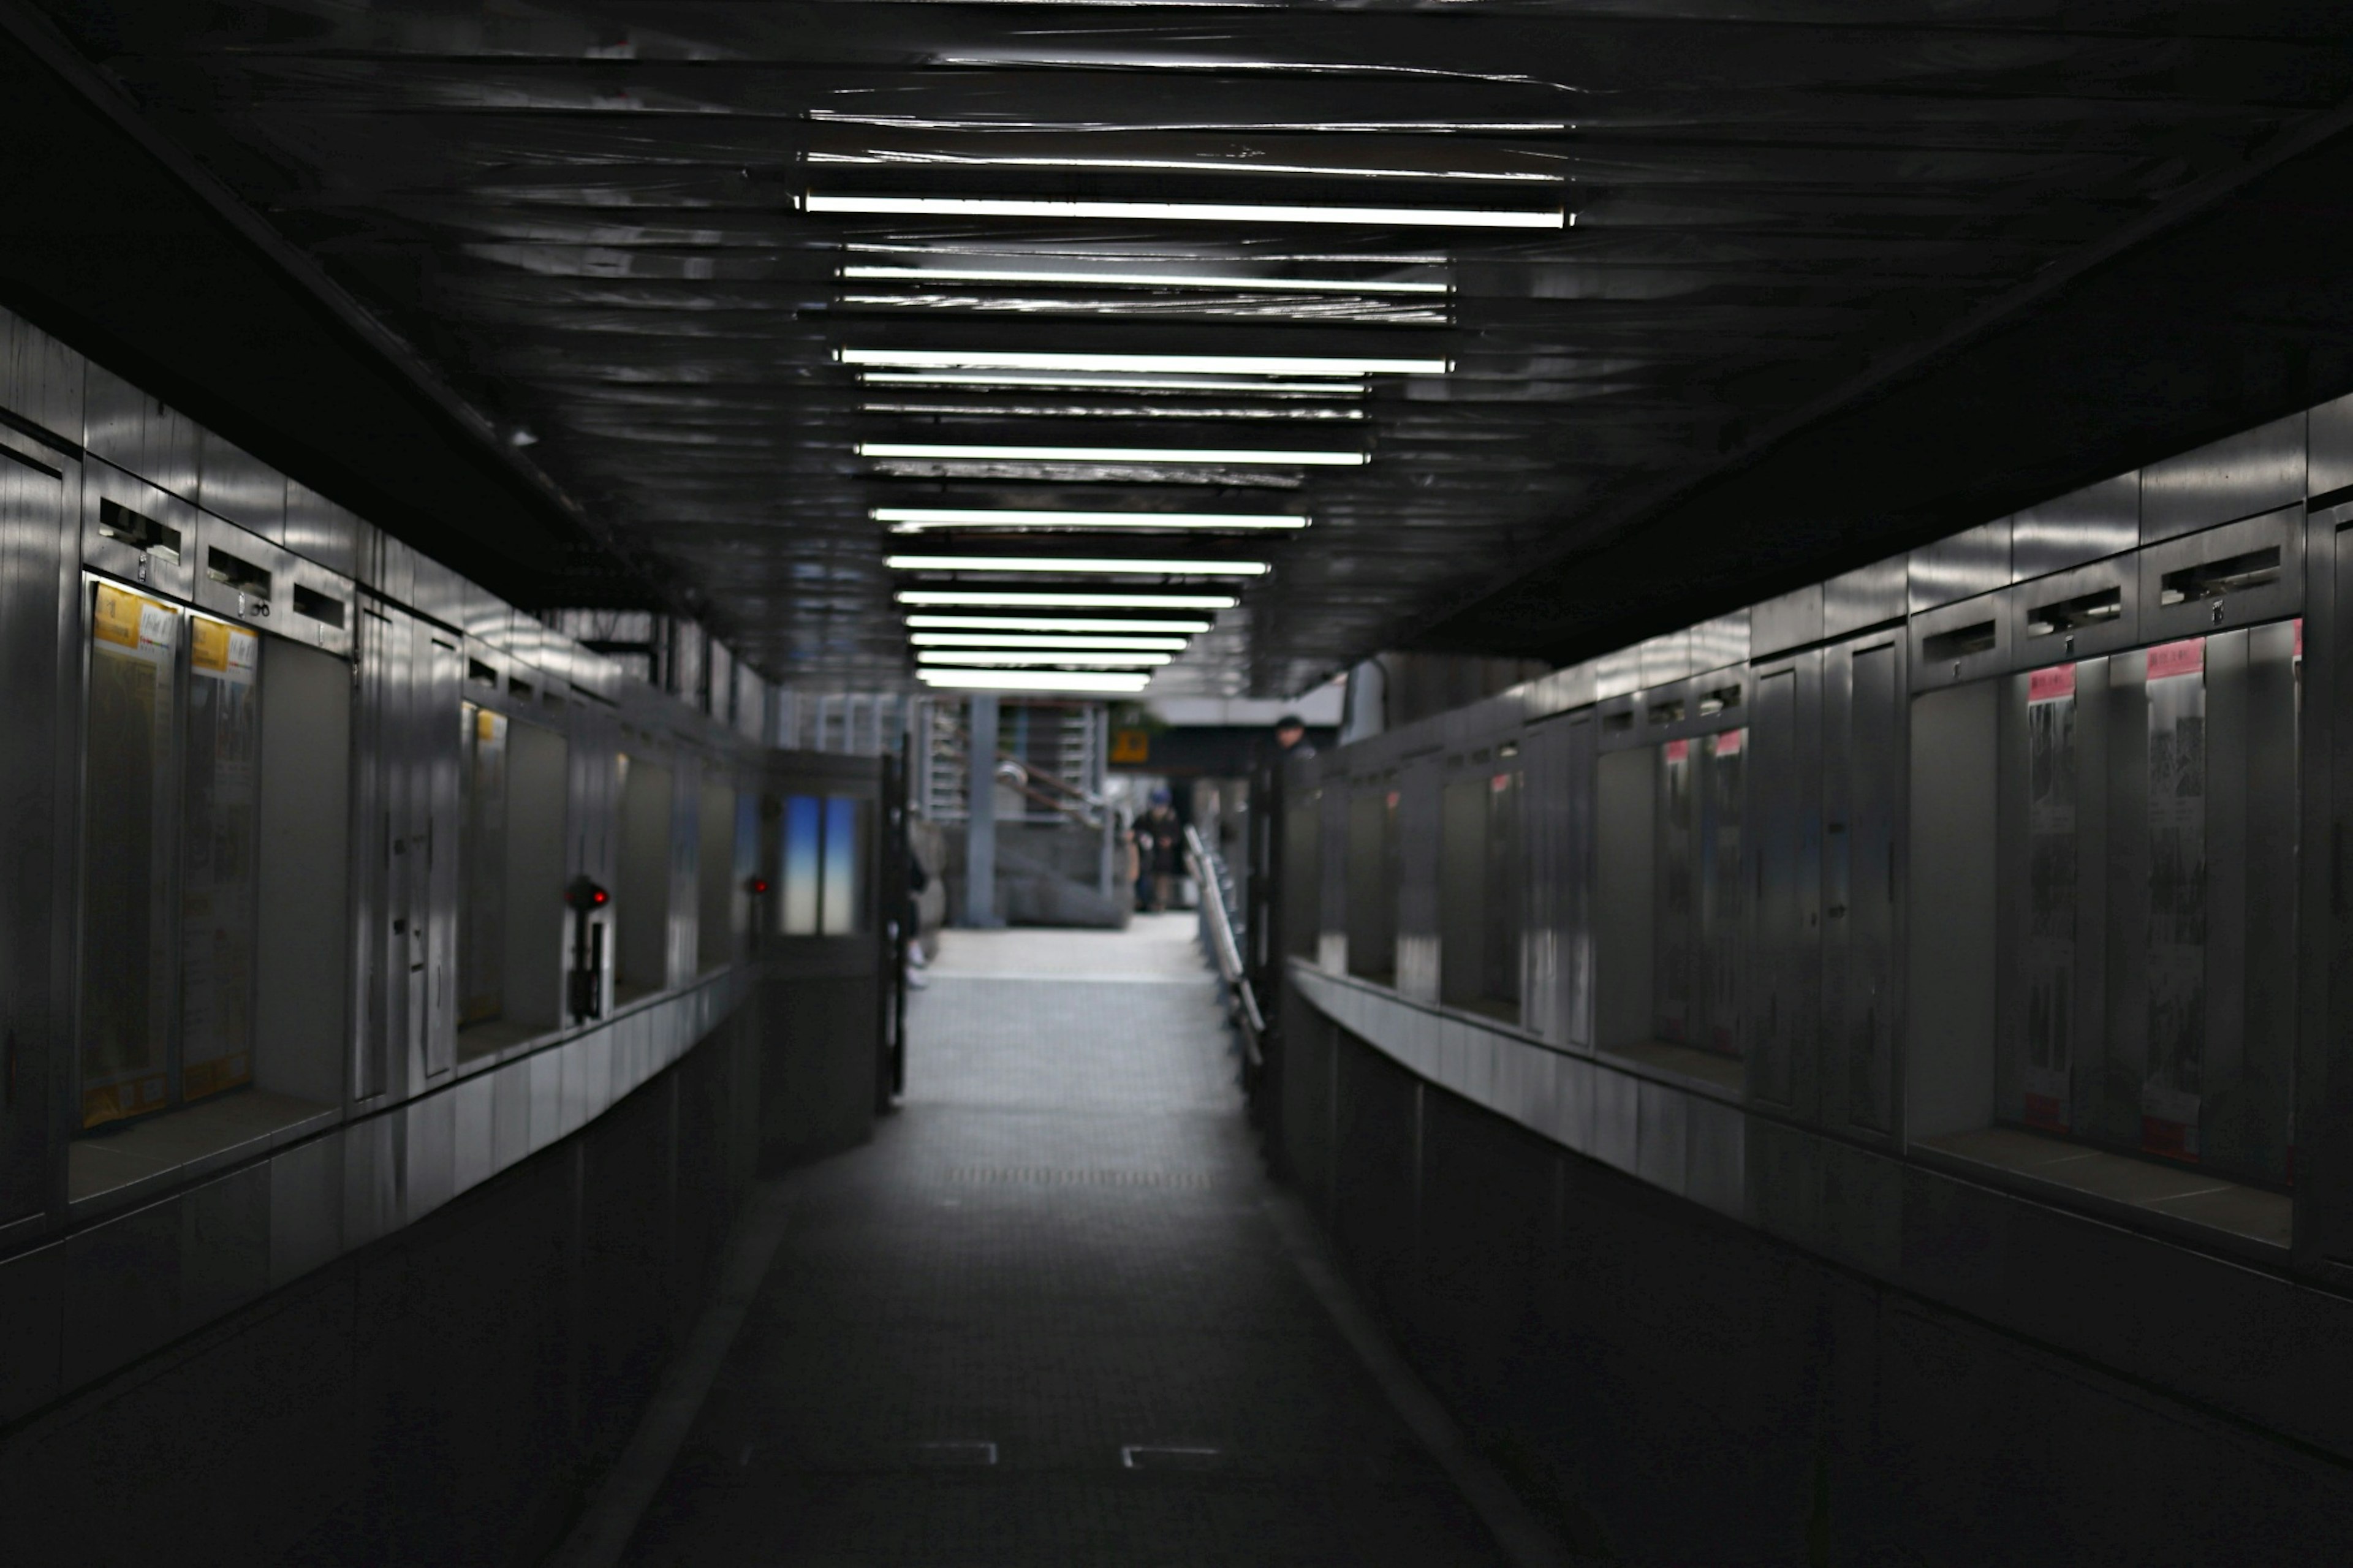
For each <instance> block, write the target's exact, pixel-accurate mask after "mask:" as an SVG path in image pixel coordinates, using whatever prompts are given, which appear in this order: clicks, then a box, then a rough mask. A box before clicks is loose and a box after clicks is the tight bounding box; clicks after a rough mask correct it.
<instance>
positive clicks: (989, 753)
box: [964, 691, 997, 927]
mask: <svg viewBox="0 0 2353 1568" xmlns="http://www.w3.org/2000/svg"><path fill="white" fill-rule="evenodd" d="M968 711H969V714H970V718H971V723H970V726H969V731H970V733H971V736H972V744H971V747H970V752H971V756H970V763H971V772H970V774H969V776H968V777H967V779H966V781H965V818H964V923H965V924H966V925H968V926H978V927H987V926H993V925H995V924H996V923H997V694H996V693H995V692H979V691H976V692H975V693H973V697H972V705H971V707H970V709H969V710H968Z"/></svg>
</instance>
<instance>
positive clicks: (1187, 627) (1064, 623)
mask: <svg viewBox="0 0 2353 1568" xmlns="http://www.w3.org/2000/svg"><path fill="white" fill-rule="evenodd" d="M907 625H908V626H911V627H914V626H969V627H972V628H974V629H976V630H980V631H990V632H999V633H1005V634H1008V635H1018V634H1027V633H1030V632H1181V633H1184V634H1186V635H1188V636H1189V635H1191V634H1192V633H1195V632H1206V631H1208V629H1209V626H1210V623H1209V622H1208V621H1191V620H1187V621H1132V620H1124V619H1117V618H1113V617H1109V616H1100V617H1099V616H1021V617H1020V618H1019V619H1018V620H1008V619H1006V618H1004V617H1002V616H908V617H907Z"/></svg>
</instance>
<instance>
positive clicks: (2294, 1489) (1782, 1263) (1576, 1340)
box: [1286, 1001, 2353, 1568]
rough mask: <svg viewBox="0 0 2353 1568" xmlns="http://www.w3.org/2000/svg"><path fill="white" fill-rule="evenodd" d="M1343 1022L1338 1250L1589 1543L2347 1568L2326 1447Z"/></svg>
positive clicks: (1622, 1550) (1610, 1553) (1653, 1551)
mask: <svg viewBox="0 0 2353 1568" xmlns="http://www.w3.org/2000/svg"><path fill="white" fill-rule="evenodd" d="M1293 1005H1294V1006H1296V1007H1298V1008H1299V1009H1300V1010H1301V1011H1304V1010H1305V1007H1304V1005H1303V1004H1299V1003H1297V1002H1295V1001H1294V1003H1293ZM1324 1031H1325V1035H1324V1037H1325V1038H1328V1040H1329V1041H1330V1048H1331V1049H1332V1051H1333V1052H1334V1053H1335V1067H1336V1072H1335V1079H1334V1081H1335V1083H1336V1085H1337V1086H1338V1100H1337V1102H1336V1103H1335V1106H1334V1107H1333V1112H1334V1122H1335V1125H1336V1127H1337V1128H1338V1130H1339V1137H1338V1140H1337V1142H1336V1143H1335V1145H1334V1147H1333V1151H1332V1155H1333V1159H1332V1165H1331V1170H1332V1175H1331V1180H1332V1182H1333V1185H1334V1190H1335V1193H1336V1194H1337V1201H1336V1203H1335V1205H1333V1208H1332V1210H1331V1213H1332V1215H1333V1230H1334V1232H1335V1237H1337V1240H1338V1243H1339V1247H1340V1251H1341V1253H1342V1255H1343V1257H1344V1258H1345V1260H1346V1262H1347V1264H1348V1266H1349V1267H1350V1268H1352V1270H1353V1271H1354V1273H1355V1274H1356V1279H1357V1280H1358V1282H1359V1284H1360V1285H1361V1286H1362V1288H1364V1289H1366V1292H1367V1293H1368V1294H1369V1295H1370V1296H1371V1297H1372V1298H1373V1299H1374V1300H1375V1302H1376V1304H1377V1309H1378V1310H1381V1311H1382V1312H1383V1313H1384V1314H1385V1316H1386V1317H1387V1318H1388V1322H1389V1324H1390V1326H1391V1328H1392V1330H1393V1331H1395V1332H1396V1333H1397V1334H1398V1337H1399V1339H1400V1341H1401V1342H1403V1343H1404V1344H1405V1345H1406V1347H1407V1349H1408V1351H1409V1353H1410V1354H1411V1355H1412V1357H1413V1359H1414V1360H1415V1362H1416V1363H1417V1365H1418V1367H1419V1370H1420V1371H1421V1372H1422V1373H1424V1375H1425V1376H1426V1377H1428V1378H1429V1380H1430V1383H1431V1384H1432V1385H1433V1387H1435V1388H1436V1390H1437V1391H1438V1393H1439V1394H1440V1397H1441V1398H1443V1399H1444V1400H1445V1401H1446V1402H1447V1403H1448V1404H1449V1405H1451V1406H1452V1407H1453V1409H1454V1411H1455V1413H1456V1415H1457V1416H1458V1417H1459V1418H1460V1419H1461V1423H1462V1425H1463V1426H1464V1428H1465V1429H1466V1430H1467V1431H1468V1432H1470V1433H1471V1434H1472V1436H1473V1440H1474V1441H1475V1442H1476V1443H1477V1445H1478V1446H1479V1447H1480V1449H1481V1451H1482V1454H1483V1455H1484V1456H1485V1457H1486V1458H1488V1459H1489V1460H1490V1461H1491V1462H1492V1463H1493V1465H1494V1466H1495V1467H1496V1468H1497V1469H1498V1470H1500V1471H1501V1472H1502V1473H1503V1475H1504V1478H1505V1479H1506V1480H1508V1481H1509V1482H1510V1483H1511V1484H1512V1485H1513V1487H1514V1489H1516V1490H1517V1491H1518V1492H1519V1493H1520V1494H1521V1495H1522V1497H1523V1498H1524V1500H1526V1501H1527V1502H1528V1503H1529V1505H1530V1506H1531V1507H1532V1508H1534V1509H1535V1510H1536V1511H1537V1512H1538V1513H1539V1514H1540V1515H1541V1516H1542V1517H1543V1518H1544V1519H1545V1520H1546V1521H1547V1522H1548V1523H1549V1524H1550V1525H1551V1526H1552V1527H1553V1529H1554V1530H1555V1531H1556V1532H1557V1534H1558V1535H1559V1536H1560V1538H1561V1540H1562V1541H1563V1542H1564V1543H1565V1544H1566V1545H1567V1547H1568V1548H1569V1549H1570V1550H1571V1551H1572V1552H1577V1553H1579V1554H1581V1555H1583V1556H1587V1557H1591V1558H1594V1559H1598V1560H1601V1561H1626V1562H1640V1563H1651V1562H1658V1563H1685V1562H1690V1563H1805V1562H1816V1563H1820V1562H1829V1563H1905V1564H1914V1563H1971V1564H2018V1565H2020V1568H2030V1565H2038V1564H2047V1563H2077V1562H2082V1563H2090V1562H2114V1563H2227V1562H2320V1561H2331V1560H2334V1558H2333V1556H2332V1555H2331V1554H2332V1553H2333V1552H2335V1551H2336V1550H2337V1548H2338V1547H2340V1546H2341V1544H2342V1542H2343V1541H2344V1540H2346V1539H2347V1538H2348V1535H2353V1475H2348V1473H2347V1472H2346V1471H2345V1470H2344V1469H2343V1468H2341V1467H2338V1466H2336V1465H2333V1464H2330V1463H2328V1462H2327V1460H2325V1459H2324V1458H2317V1457H2316V1456H2314V1455H2313V1454H2312V1453H2311V1452H2310V1451H2309V1450H2306V1449H2304V1448H2300V1447H2293V1446H2291V1445H2289V1444H2287V1443H2284V1442H2282V1441H2280V1440H2278V1439H2276V1438H2274V1437H2272V1436H2267V1435H2265V1434H2263V1433H2262V1432H2260V1431H2257V1430H2255V1429H2253V1428H2251V1427H2249V1426H2245V1425H2244V1424H2242V1423H2240V1422H2235V1421H2232V1420H2230V1419H2228V1418H2227V1417H2222V1416H2220V1415H2215V1414H2211V1413H2209V1412H2206V1411H2204V1410H2201V1409H2200V1408H2198V1407H2196V1406H2194V1405H2189V1404H2186V1403H2184V1402H2182V1401H2179V1400H2177V1399H2173V1398H2169V1397H2168V1396H2166V1395H2163V1394H2158V1393H2155V1392H2154V1391H2151V1390H2149V1389H2147V1388H2146V1387H2142V1386H2137V1385H2133V1384H2126V1383H2124V1382H2122V1381H2121V1380H2118V1379H2116V1378H2113V1377H2111V1376H2109V1375H2107V1374H2106V1373H2102V1372H2101V1371H2099V1370H2098V1369H2096V1368H2094V1367H2090V1366H2087V1365H2085V1364H2084V1363H2082V1362H2080V1361H2078V1360H2075V1359H2073V1358H2071V1357H2065V1356H2062V1355H2059V1354H2056V1353H2053V1352H2049V1351H2046V1350H2044V1349H2042V1347H2041V1346H2039V1345H2037V1344H2035V1343H2033V1342H2030V1341H2028V1340H2024V1339H2021V1338H2020V1337H2018V1336H2016V1335H2012V1334H2009V1333H2004V1332H2002V1331H1997V1330H1994V1329H1991V1328H1989V1327H1987V1326H1986V1325H1985V1324H1983V1323H1982V1322H1980V1321H1976V1320H1973V1319H1970V1318H1968V1317H1964V1316H1962V1315H1961V1314H1959V1313H1957V1312H1954V1311H1952V1310H1948V1309H1944V1308H1940V1307H1937V1306H1936V1305H1934V1304H1932V1303H1929V1302H1927V1301H1925V1300H1921V1299H1919V1298H1917V1297H1914V1296H1911V1295H1908V1294H1905V1293H1904V1292H1902V1291H1899V1290H1896V1289H1890V1288H1887V1287H1885V1286H1883V1285H1880V1284H1878V1283H1876V1282H1874V1281H1873V1280H1870V1279H1865V1278H1863V1277H1862V1276H1860V1275H1857V1274H1853V1273H1851V1272H1848V1271H1846V1270H1844V1269H1841V1268H1838V1267H1837V1266H1835V1265H1833V1264H1831V1263H1829V1262H1827V1261H1824V1260H1823V1259H1821V1258H1817V1257H1814V1256H1812V1255H1810V1254H1808V1253H1804V1252H1801V1251H1799V1250H1798V1249H1796V1248H1794V1247H1788V1246H1786V1245H1784V1244H1782V1243H1780V1242H1778V1241H1775V1240H1773V1239H1772V1238H1770V1237H1767V1236H1766V1235H1764V1234H1763V1233H1761V1232H1759V1231H1757V1230H1754V1229H1751V1228H1749V1227H1747V1226H1741V1225H1737V1224H1735V1223H1733V1222H1731V1221H1728V1220H1725V1219H1724V1218H1722V1217H1720V1216H1717V1215H1712V1214H1709V1213H1707V1212H1706V1211H1704V1210H1703V1209H1701V1208H1699V1207H1698V1206H1696V1205H1692V1204H1689V1203H1686V1202H1683V1201H1682V1200H1680V1199H1677V1198H1675V1197H1673V1196H1672V1195H1670V1194H1666V1193H1664V1192H1662V1191H1659V1190H1657V1189H1655V1188H1652V1187H1650V1186H1646V1185H1644V1184H1641V1183H1639V1182H1636V1181H1634V1180H1632V1179H1630V1178H1629V1177H1627V1176H1625V1175H1623V1174H1621V1173H1618V1172H1616V1171H1613V1170H1610V1169H1609V1168H1608V1167H1606V1166H1603V1165H1600V1164H1599V1163H1595V1162H1592V1161H1589V1160H1587V1159H1584V1158H1582V1157H1581V1156H1578V1155H1577V1154H1574V1153H1571V1152H1567V1151H1566V1150H1563V1149H1560V1148H1558V1147H1556V1146H1554V1145H1550V1144H1547V1143H1546V1142H1544V1141H1542V1140H1540V1139H1538V1138H1537V1137H1535V1135H1534V1134H1532V1133H1529V1132H1528V1131H1525V1130H1524V1129H1522V1128H1520V1127H1518V1126H1517V1125H1515V1124H1514V1123H1512V1122H1509V1121H1505V1120H1504V1119H1503V1118H1501V1117H1498V1116H1495V1115H1493V1114H1492V1113H1491V1112H1489V1111H1486V1110H1482V1109H1481V1108H1479V1107H1477V1106H1474V1105H1472V1104H1471V1103H1469V1102H1468V1101H1466V1100H1460V1099H1458V1098H1456V1097H1455V1096H1453V1095H1451V1094H1449V1093H1447V1092H1446V1091H1444V1090H1442V1089H1438V1088H1436V1087H1434V1086H1429V1085H1422V1084H1419V1080H1418V1079H1415V1078H1414V1076H1413V1075H1412V1074H1410V1073H1409V1072H1408V1071H1407V1070H1406V1069H1404V1068H1401V1067H1399V1066H1398V1065H1397V1064H1395V1063H1394V1062H1392V1061H1390V1060H1389V1059H1388V1058H1386V1057H1384V1056H1382V1055H1381V1054H1380V1053H1378V1052H1377V1051H1376V1050H1374V1049H1373V1048H1372V1047H1369V1046H1367V1045H1366V1044H1365V1043H1364V1042H1362V1041H1360V1040H1358V1039H1356V1037H1353V1036H1351V1035H1349V1034H1347V1033H1346V1032H1345V1031H1344V1030H1341V1029H1339V1028H1338V1027H1337V1026H1333V1025H1330V1024H1329V1023H1328V1022H1327V1023H1326V1024H1324ZM1312 1034H1313V1031H1310V1030H1303V1029H1294V1030H1293V1038H1294V1039H1298V1038H1303V1037H1310V1036H1311V1035H1312ZM1300 1124H1301V1119H1298V1118H1293V1120H1292V1121H1291V1122H1290V1124H1289V1125H1290V1128H1291V1129H1293V1131H1287V1133H1286V1138H1287V1140H1288V1142H1289V1143H1290V1145H1291V1147H1292V1150H1293V1156H1292V1157H1293V1162H1294V1163H1295V1164H1296V1165H1297V1166H1298V1167H1299V1168H1301V1169H1305V1168H1307V1167H1308V1164H1309V1162H1308V1159H1307V1157H1306V1149H1307V1147H1308V1145H1307V1144H1306V1142H1305V1141H1304V1136H1303V1134H1302V1133H1300V1132H1299V1131H1296V1129H1297V1128H1298V1127H1299V1126H1300ZM2219 1328H2220V1325H2218V1329H2219Z"/></svg>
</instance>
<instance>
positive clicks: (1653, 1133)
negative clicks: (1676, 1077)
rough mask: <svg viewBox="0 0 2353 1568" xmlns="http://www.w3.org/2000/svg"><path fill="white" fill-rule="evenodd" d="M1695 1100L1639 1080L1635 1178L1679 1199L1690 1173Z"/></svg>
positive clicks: (1637, 1086)
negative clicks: (1692, 1106) (1691, 1119)
mask: <svg viewBox="0 0 2353 1568" xmlns="http://www.w3.org/2000/svg"><path fill="white" fill-rule="evenodd" d="M1691 1098H1692V1097H1691V1096H1690V1095H1688V1094H1686V1093H1684V1092H1683V1090H1682V1089H1671V1088H1669V1087H1668V1086H1667V1085H1665V1084H1662V1083H1654V1082H1652V1081H1651V1080H1650V1079H1636V1080H1635V1102H1634V1105H1635V1121H1636V1126H1637V1129H1638V1130H1637V1131H1636V1133H1635V1143H1634V1174H1636V1175H1637V1176H1639V1177H1641V1179H1642V1180H1643V1181H1646V1182H1648V1183H1650V1184H1651V1185H1652V1186H1654V1187H1659V1188H1662V1189H1663V1190H1665V1191H1667V1192H1670V1193H1673V1194H1676V1195H1677V1196H1681V1195H1682V1194H1683V1184H1684V1182H1685V1180H1686V1179H1687V1178H1688V1176H1689V1170H1688V1168H1687V1167H1688V1163H1689V1160H1690V1142H1691V1121H1690V1115H1691V1107H1690V1100H1691Z"/></svg>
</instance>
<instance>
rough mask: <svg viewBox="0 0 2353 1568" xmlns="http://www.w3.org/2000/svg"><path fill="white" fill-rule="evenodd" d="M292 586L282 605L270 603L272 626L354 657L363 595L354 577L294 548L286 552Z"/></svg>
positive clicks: (275, 629)
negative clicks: (359, 592) (338, 571)
mask: <svg viewBox="0 0 2353 1568" xmlns="http://www.w3.org/2000/svg"><path fill="white" fill-rule="evenodd" d="M286 562H287V566H286V576H287V581H288V583H289V584H290V587H289V588H288V589H287V591H286V592H285V593H284V595H281V596H282V598H283V600H284V603H283V604H282V605H271V606H270V629H271V630H272V631H275V632H276V633H278V634H279V635H280V637H292V638H293V639H295V640H296V641H297V642H307V643H309V644H311V646H312V647H321V648H324V649H326V650H327V651H328V652H329V653H332V654H334V655H336V656H338V657H339V658H350V657H352V651H353V647H355V646H356V637H357V628H358V626H359V598H358V593H357V590H356V589H355V588H354V587H353V584H352V580H351V579H350V578H348V577H345V576H343V574H340V573H337V572H334V571H332V570H330V569H329V568H327V567H325V566H322V565H321V564H319V563H316V562H313V561H309V560H306V559H304V558H303V557H301V556H300V555H296V554H295V553H293V552H291V551H289V552H286Z"/></svg>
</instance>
